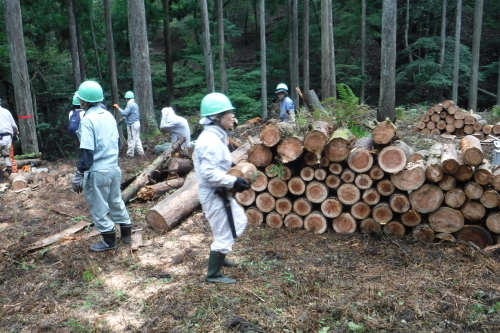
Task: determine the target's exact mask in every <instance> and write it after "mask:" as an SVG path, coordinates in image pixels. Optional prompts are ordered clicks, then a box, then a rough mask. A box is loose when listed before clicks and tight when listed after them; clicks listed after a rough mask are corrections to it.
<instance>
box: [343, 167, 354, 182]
mask: <svg viewBox="0 0 500 333" xmlns="http://www.w3.org/2000/svg"><path fill="white" fill-rule="evenodd" d="M355 178H356V174H355V173H354V171H352V170H351V169H344V170H343V171H342V173H341V174H340V179H341V180H342V181H343V182H344V183H352V182H354V179H355Z"/></svg>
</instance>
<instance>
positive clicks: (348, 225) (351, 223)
mask: <svg viewBox="0 0 500 333" xmlns="http://www.w3.org/2000/svg"><path fill="white" fill-rule="evenodd" d="M332 227H333V230H335V232H338V233H339V234H351V233H353V232H354V231H356V220H355V219H354V218H353V217H352V216H351V214H349V213H342V214H340V215H339V216H337V217H336V218H334V219H333V221H332Z"/></svg>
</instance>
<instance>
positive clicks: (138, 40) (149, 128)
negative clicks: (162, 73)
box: [127, 0, 158, 133]
mask: <svg viewBox="0 0 500 333" xmlns="http://www.w3.org/2000/svg"><path fill="white" fill-rule="evenodd" d="M127 10H128V30H129V40H130V60H131V63H132V79H133V80H134V95H135V100H136V103H137V105H139V110H140V113H141V116H140V122H141V132H142V133H150V132H153V131H156V130H157V129H158V128H157V124H156V120H155V117H154V107H153V86H152V83H151V67H150V64H149V45H148V34H147V30H146V13H145V8H144V1H142V0H128V1H127Z"/></svg>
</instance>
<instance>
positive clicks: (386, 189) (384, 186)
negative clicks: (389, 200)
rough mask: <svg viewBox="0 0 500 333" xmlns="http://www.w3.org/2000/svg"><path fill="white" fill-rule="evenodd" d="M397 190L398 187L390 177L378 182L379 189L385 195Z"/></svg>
mask: <svg viewBox="0 0 500 333" xmlns="http://www.w3.org/2000/svg"><path fill="white" fill-rule="evenodd" d="M395 190H396V187H395V186H394V184H393V183H392V182H391V181H390V180H389V179H383V180H381V181H379V182H378V183H377V191H378V193H380V194H381V195H383V196H389V195H391V194H392V193H393V192H394V191H395Z"/></svg>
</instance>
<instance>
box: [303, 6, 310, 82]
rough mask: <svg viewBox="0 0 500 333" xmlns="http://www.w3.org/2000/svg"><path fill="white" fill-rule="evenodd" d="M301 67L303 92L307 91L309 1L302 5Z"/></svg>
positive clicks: (308, 79) (308, 80)
mask: <svg viewBox="0 0 500 333" xmlns="http://www.w3.org/2000/svg"><path fill="white" fill-rule="evenodd" d="M302 17H303V23H302V66H303V73H302V76H303V81H304V91H306V92H307V91H309V86H310V78H309V75H310V74H309V1H304V2H303V3H302Z"/></svg>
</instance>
